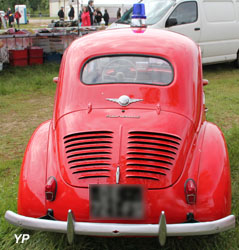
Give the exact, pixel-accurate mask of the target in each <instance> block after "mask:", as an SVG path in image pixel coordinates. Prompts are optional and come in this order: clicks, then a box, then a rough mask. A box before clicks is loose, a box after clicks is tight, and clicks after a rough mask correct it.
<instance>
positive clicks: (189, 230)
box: [5, 210, 235, 236]
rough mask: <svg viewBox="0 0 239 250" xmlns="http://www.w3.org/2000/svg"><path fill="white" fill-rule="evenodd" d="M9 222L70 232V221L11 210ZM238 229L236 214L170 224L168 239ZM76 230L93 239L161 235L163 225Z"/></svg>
mask: <svg viewBox="0 0 239 250" xmlns="http://www.w3.org/2000/svg"><path fill="white" fill-rule="evenodd" d="M5 219H6V220H7V221H8V222H10V223H11V224H13V225H15V226H19V227H22V228H27V229H31V230H42V231H52V232H58V233H67V222H66V221H53V220H45V219H37V218H31V217H26V216H22V215H19V214H17V213H14V212H12V211H9V210H8V211H7V212H6V213H5ZM234 227H235V216H234V215H229V216H226V217H224V218H222V219H219V220H215V221H210V222H199V223H182V224H167V225H166V228H167V236H190V235H208V234H215V233H220V232H223V231H226V230H229V229H231V228H234ZM74 231H75V234H79V235H92V236H158V234H159V224H119V223H89V222H75V228H74Z"/></svg>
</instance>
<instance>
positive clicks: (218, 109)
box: [0, 64, 239, 250]
mask: <svg viewBox="0 0 239 250" xmlns="http://www.w3.org/2000/svg"><path fill="white" fill-rule="evenodd" d="M58 69H59V65H57V64H45V65H43V66H32V67H24V68H12V67H9V68H7V69H5V70H4V71H2V72H0V249H9V250H10V249H29V250H30V249H39V250H43V249H50V250H51V249H80V250H91V249H92V250H93V249H99V250H111V249H112V250H123V249H124V250H125V249H127V250H131V249H132V250H136V249H137V250H138V249H142V250H143V249H147V250H153V249H160V246H159V245H158V240H157V239H156V238H97V237H82V236H78V237H76V240H75V243H74V245H73V246H68V244H67V240H66V236H65V235H63V234H57V233H45V232H33V231H28V230H23V229H20V228H16V227H14V226H11V225H9V224H8V223H7V222H6V221H5V220H4V213H5V211H6V210H8V209H10V210H13V211H17V190H18V178H19V172H20V165H21V161H22V158H23V154H24V150H25V147H26V145H27V142H28V140H29V138H30V136H31V134H32V133H33V131H34V129H35V128H36V127H37V126H38V125H39V124H40V123H41V122H43V121H45V120H47V119H50V118H51V116H52V111H53V102H54V93H55V87H56V86H55V84H54V83H53V82H52V78H53V77H54V76H57V74H58ZM204 78H207V79H208V80H209V82H210V83H209V85H208V86H206V87H205V93H206V106H207V107H208V108H209V111H208V114H207V118H208V120H210V121H212V122H215V123H216V124H217V125H219V126H220V127H221V129H222V130H223V132H224V135H225V137H226V141H227V144H228V149H229V156H230V162H231V175H232V213H233V214H235V215H236V218H237V225H236V229H235V230H232V231H229V232H225V233H221V234H219V235H215V236H210V237H209V236H203V237H185V238H168V239H167V244H166V246H165V247H164V249H203V250H204V249H208V250H212V249H239V226H238V215H239V191H238V190H239V70H237V69H234V68H233V66H232V65H231V64H225V65H214V66H210V67H209V66H208V67H205V68H204ZM23 233H29V234H30V239H29V240H28V241H27V242H25V243H24V244H21V243H19V244H15V237H14V234H18V235H19V234H23Z"/></svg>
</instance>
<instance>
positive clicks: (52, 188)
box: [45, 176, 57, 201]
mask: <svg viewBox="0 0 239 250" xmlns="http://www.w3.org/2000/svg"><path fill="white" fill-rule="evenodd" d="M56 189H57V182H56V179H55V177H53V176H51V177H49V178H48V180H47V183H46V186H45V194H46V199H47V200H48V201H54V200H55V198H56Z"/></svg>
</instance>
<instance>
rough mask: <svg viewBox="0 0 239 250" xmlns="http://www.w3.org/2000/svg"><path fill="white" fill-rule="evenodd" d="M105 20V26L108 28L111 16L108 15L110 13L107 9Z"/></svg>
mask: <svg viewBox="0 0 239 250" xmlns="http://www.w3.org/2000/svg"><path fill="white" fill-rule="evenodd" d="M103 18H104V21H105V26H108V24H109V19H110V16H109V14H108V11H107V9H105V13H104V16H103Z"/></svg>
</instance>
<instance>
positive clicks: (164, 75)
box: [81, 55, 173, 85]
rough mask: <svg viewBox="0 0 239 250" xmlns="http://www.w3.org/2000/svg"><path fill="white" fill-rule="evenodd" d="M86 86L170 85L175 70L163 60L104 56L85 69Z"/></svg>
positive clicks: (144, 57)
mask: <svg viewBox="0 0 239 250" xmlns="http://www.w3.org/2000/svg"><path fill="white" fill-rule="evenodd" d="M81 80H82V82H83V83H85V84H105V83H112V84H113V83H141V84H157V85H168V84H169V83H171V82H172V81H173V68H172V66H171V64H170V63H169V62H168V61H167V60H165V59H162V58H158V57H149V56H135V55H130V56H128V55H127V56H104V57H97V58H94V59H91V60H89V61H88V62H87V63H86V64H85V65H84V67H83V70H82V74H81Z"/></svg>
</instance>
